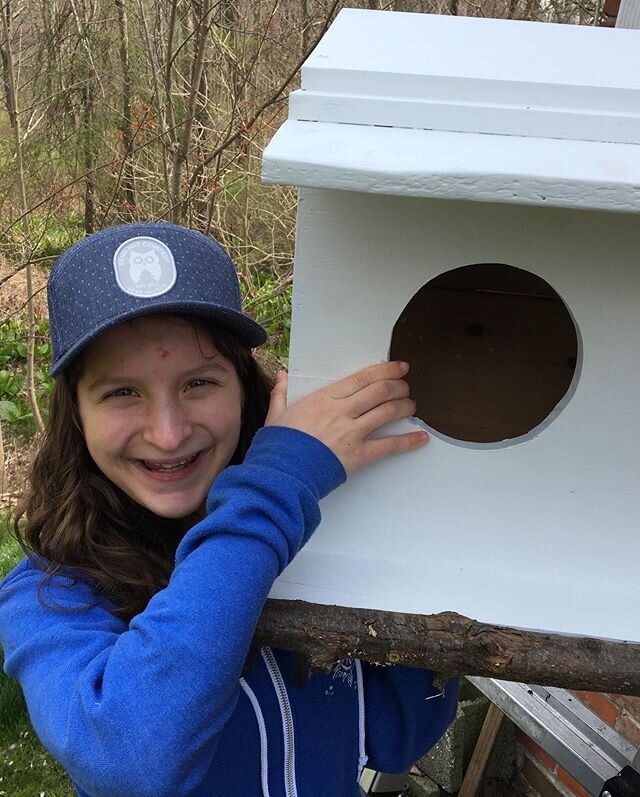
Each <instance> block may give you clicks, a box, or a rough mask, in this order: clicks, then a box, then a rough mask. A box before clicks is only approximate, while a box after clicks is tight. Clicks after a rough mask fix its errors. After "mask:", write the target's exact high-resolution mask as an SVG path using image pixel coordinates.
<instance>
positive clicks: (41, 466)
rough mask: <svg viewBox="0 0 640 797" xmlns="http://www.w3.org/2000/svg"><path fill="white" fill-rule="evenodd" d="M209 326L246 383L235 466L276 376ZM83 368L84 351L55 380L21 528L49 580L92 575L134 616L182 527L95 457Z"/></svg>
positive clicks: (162, 577) (161, 577)
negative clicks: (129, 490) (81, 399)
mask: <svg viewBox="0 0 640 797" xmlns="http://www.w3.org/2000/svg"><path fill="white" fill-rule="evenodd" d="M206 328H207V330H208V332H209V334H210V335H211V338H212V340H213V342H214V343H215V345H216V348H217V349H218V351H219V352H220V353H221V354H222V355H224V356H225V357H226V358H227V359H228V360H229V361H230V362H231V363H232V364H233V366H234V367H235V369H236V372H237V374H238V377H239V379H240V383H241V385H242V392H243V407H242V426H241V431H240V439H239V442H238V446H237V448H236V450H235V452H234V454H233V457H232V459H231V462H230V464H237V463H239V462H241V461H242V459H243V458H244V455H245V453H246V451H247V449H248V448H249V445H250V444H251V440H252V439H253V436H254V434H255V433H256V431H257V430H258V429H259V428H260V427H261V426H262V425H263V423H264V419H265V417H266V414H267V409H268V405H269V393H270V390H271V388H272V380H271V379H270V378H269V377H268V376H267V375H266V374H265V373H264V371H263V370H262V368H261V367H260V365H259V364H258V363H257V362H256V360H255V359H254V357H253V355H252V353H251V352H250V351H247V349H245V348H244V347H243V346H242V345H241V344H240V343H238V342H237V340H236V339H235V338H234V337H233V336H232V335H231V334H230V333H229V332H227V331H226V330H224V329H221V328H218V327H212V326H209V325H206ZM194 329H196V327H195V326H194ZM82 367H83V364H82V355H80V356H79V357H78V358H77V359H76V360H74V361H73V363H71V365H70V366H69V367H68V368H66V369H65V371H64V372H63V373H62V374H61V375H60V376H58V377H57V379H56V381H55V385H54V387H53V391H52V394H51V400H50V411H49V424H48V428H47V430H46V432H45V434H44V437H43V439H42V443H41V445H40V448H39V450H38V452H37V454H36V456H35V458H34V461H33V464H32V466H31V472H30V477H29V481H28V484H27V490H26V493H25V495H24V496H23V498H22V500H21V501H20V503H19V504H18V506H17V507H16V510H15V512H14V517H13V532H14V534H15V536H16V538H17V539H18V541H19V543H20V544H21V546H22V548H23V550H24V551H25V553H26V554H27V556H28V557H29V558H30V559H31V561H32V562H34V564H36V566H38V567H39V568H40V569H41V570H43V571H44V574H45V577H44V581H43V583H44V582H45V581H46V579H47V578H51V577H53V576H54V575H56V574H58V573H64V575H65V576H67V575H71V576H72V577H73V574H74V571H75V572H79V573H82V574H85V575H86V576H88V577H89V580H90V581H91V583H92V584H93V585H94V588H95V591H96V595H104V596H105V597H107V598H108V599H109V601H110V603H111V611H112V613H113V614H114V615H116V616H118V617H121V618H122V619H124V620H127V621H128V620H130V619H131V618H132V617H134V616H135V615H136V614H138V613H139V612H141V611H142V610H143V609H144V608H145V607H146V605H147V603H148V602H149V599H150V598H151V597H152V596H153V595H154V594H155V593H156V592H158V591H159V590H160V589H162V588H163V587H164V586H166V585H167V583H168V581H169V577H170V575H171V572H172V570H173V566H174V557H175V552H176V548H177V546H178V543H179V542H180V539H181V538H182V536H183V534H184V525H183V524H181V523H180V522H179V521H175V520H169V519H166V518H162V517H159V516H157V515H155V514H153V513H152V512H150V511H149V510H148V509H145V508H144V507H143V506H141V505H140V504H138V503H136V502H135V501H133V500H132V499H131V498H129V496H127V495H126V494H125V493H124V492H123V491H122V490H120V488H118V487H116V485H114V484H113V483H112V482H111V481H110V480H109V479H108V478H107V477H106V476H105V475H104V474H103V473H102V471H100V469H99V468H98V467H97V466H96V464H95V463H94V461H93V459H92V458H91V456H90V454H89V452H88V450H87V446H86V444H85V440H84V435H83V433H82V426H81V423H80V416H79V412H78V401H77V385H78V381H79V379H80V377H81V376H82ZM195 519H196V518H194V520H195Z"/></svg>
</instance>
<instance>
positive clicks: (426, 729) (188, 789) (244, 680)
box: [0, 224, 456, 797]
mask: <svg viewBox="0 0 640 797" xmlns="http://www.w3.org/2000/svg"><path fill="white" fill-rule="evenodd" d="M49 314H50V326H51V336H52V346H53V364H52V368H51V373H52V374H53V375H54V376H55V377H56V381H55V386H54V390H53V394H52V403H51V409H50V425H49V428H48V430H47V433H46V435H45V436H44V439H43V441H42V445H41V448H40V450H39V452H38V454H37V456H36V458H35V461H34V465H33V470H32V475H31V480H30V485H29V487H28V490H27V494H26V496H25V499H24V501H23V503H22V505H21V506H20V507H19V509H18V512H17V517H16V525H15V529H16V534H17V535H18V538H19V539H20V540H21V542H22V544H23V547H24V549H25V552H26V553H27V558H26V559H25V560H23V562H22V563H21V564H20V565H18V567H17V568H16V569H15V570H14V571H13V572H12V573H11V574H10V575H9V576H8V577H7V579H6V580H5V582H3V584H2V585H1V586H0V643H1V644H2V646H3V648H4V651H5V669H6V672H7V673H8V674H9V675H11V676H13V677H15V678H17V679H18V680H19V681H20V684H21V686H22V688H23V691H24V693H25V697H26V700H27V704H28V707H29V713H30V716H31V719H32V722H33V725H34V727H35V729H36V731H37V733H38V735H39V736H40V738H41V740H42V741H43V743H44V744H45V745H46V746H47V747H48V748H49V750H50V751H51V752H52V753H53V755H54V756H55V757H56V758H57V759H58V760H59V761H60V762H61V763H62V765H63V766H64V767H65V768H66V770H67V771H68V773H69V775H70V776H71V778H72V780H73V782H74V785H75V787H76V790H77V792H78V794H79V795H80V796H81V797H217V796H220V797H236V796H237V797H260V796H262V797H269V795H271V797H356V795H358V785H357V784H358V779H359V776H360V774H361V771H362V767H363V766H364V764H365V762H366V760H367V757H368V758H369V763H370V766H373V767H375V768H378V769H382V770H385V771H402V770H403V769H405V768H406V767H407V766H408V765H409V764H410V763H412V761H414V760H415V759H416V758H418V757H419V756H420V755H422V754H423V753H424V752H425V751H426V750H427V749H428V748H429V747H430V746H431V745H432V744H433V743H434V742H435V741H436V740H437V739H438V738H439V736H440V735H441V733H442V732H443V731H444V729H445V728H446V727H447V725H448V723H449V722H450V720H451V719H452V716H453V713H454V712H455V701H456V694H455V684H450V685H449V686H448V687H447V688H446V689H445V691H444V693H443V694H442V695H439V693H438V691H437V690H436V689H434V687H433V685H432V673H429V672H425V671H419V670H409V669H406V668H400V667H395V668H379V667H377V668H376V667H372V666H370V665H367V664H366V663H364V662H363V663H361V662H359V661H353V660H345V661H344V662H341V663H338V664H337V666H336V670H335V672H334V673H333V674H331V675H320V674H315V675H312V676H311V677H308V678H307V679H306V680H303V681H302V682H301V681H300V679H299V678H297V677H296V675H297V673H298V671H299V667H298V666H297V664H298V662H297V657H296V656H295V654H292V653H287V652H284V651H278V650H272V649H270V648H263V649H261V650H260V651H255V652H254V655H251V653H252V652H251V639H252V636H253V632H254V629H255V626H256V623H257V621H258V618H259V616H260V612H261V610H262V607H263V605H264V602H265V600H266V598H267V596H268V593H269V590H270V588H271V585H272V584H273V581H274V580H275V578H276V577H277V576H278V575H279V574H280V573H281V572H282V570H283V569H284V567H286V565H287V564H288V563H289V562H290V561H291V560H292V558H293V557H294V556H295V555H296V553H297V552H298V551H299V550H300V548H301V547H302V546H303V545H304V543H305V542H306V541H307V540H308V539H309V537H310V535H311V534H312V533H313V531H314V530H315V528H316V527H317V525H318V523H319V521H320V514H319V509H318V504H319V502H320V500H321V499H322V498H323V497H324V496H326V495H327V494H328V493H330V492H331V491H332V490H334V489H336V488H337V487H338V486H339V485H340V484H342V482H343V481H344V480H345V478H346V477H347V475H349V474H351V473H353V472H354V471H356V470H357V469H359V468H361V467H364V466H366V465H367V464H368V463H370V462H373V461H374V460H376V459H378V458H380V457H383V456H387V455H390V454H401V453H403V452H407V451H410V450H413V449H416V448H418V447H420V446H422V445H424V443H425V442H426V441H427V436H426V434H425V433H424V432H413V433H410V434H406V435H397V436H387V437H383V438H376V437H373V438H372V437H371V435H372V433H373V432H375V431H376V430H378V429H379V428H380V427H382V426H384V425H385V424H387V423H389V422H390V421H392V420H396V419H399V418H405V417H408V416H410V415H412V413H413V410H414V404H413V402H412V401H411V399H410V398H409V396H408V387H407V384H406V382H405V381H404V380H403V377H404V375H405V374H406V372H407V366H406V365H405V364H404V363H398V362H389V363H382V364H378V365H374V366H371V367H369V368H366V369H364V370H362V371H360V372H358V373H357V374H354V375H353V376H350V377H347V378H346V379H343V380H340V381H339V382H336V383H335V384H333V385H331V386H329V387H327V388H323V389H321V390H318V391H316V392H315V393H312V394H311V395H309V396H307V397H306V398H303V399H302V400H300V401H298V402H297V403H296V404H294V405H292V406H291V407H287V405H286V400H285V395H286V376H285V375H284V374H280V375H279V378H278V380H277V382H276V385H275V387H273V389H272V390H271V387H272V386H271V384H270V383H269V380H268V379H267V377H266V376H265V375H264V374H263V372H262V371H261V369H260V368H259V366H258V365H257V363H256V361H255V359H254V358H253V355H252V349H253V347H255V346H257V345H259V344H261V343H263V342H264V340H265V339H266V334H265V332H264V330H263V329H262V328H261V327H260V326H258V325H257V324H256V323H255V322H254V321H252V320H251V319H250V318H248V317H247V316H246V315H244V314H243V313H242V310H241V307H240V294H239V289H238V282H237V277H236V275H235V270H234V268H233V264H232V263H231V261H230V259H229V257H228V255H227V254H226V252H225V251H224V250H223V249H222V248H221V247H220V246H219V245H218V244H217V243H216V242H215V241H213V240H211V239H210V238H207V237H205V236H203V235H200V234H199V233H196V232H194V231H191V230H187V229H184V228H181V227H177V226H174V225H169V224H132V225H124V226H121V227H116V228H112V229H110V230H106V231H103V232H99V233H96V234H95V235H93V236H90V237H89V238H87V239H85V240H84V241H82V242H81V243H79V244H77V245H75V246H74V247H72V248H71V249H70V250H68V251H67V252H66V253H64V254H63V255H62V256H61V257H60V258H59V259H58V261H57V263H56V265H55V266H54V269H53V271H52V274H51V277H50V281H49ZM270 391H271V392H270ZM261 427H263V428H261ZM18 521H20V523H18ZM432 697H434V698H435V699H430V698H432Z"/></svg>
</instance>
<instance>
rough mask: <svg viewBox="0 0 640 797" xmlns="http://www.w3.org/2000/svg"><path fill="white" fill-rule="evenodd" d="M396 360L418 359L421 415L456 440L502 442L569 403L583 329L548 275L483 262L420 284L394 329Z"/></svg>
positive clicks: (415, 382)
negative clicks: (568, 394)
mask: <svg viewBox="0 0 640 797" xmlns="http://www.w3.org/2000/svg"><path fill="white" fill-rule="evenodd" d="M390 359H393V360H406V361H407V362H408V363H409V364H410V366H411V368H410V371H409V375H408V377H407V381H408V382H409V385H410V387H411V396H412V398H413V399H414V400H415V401H416V404H417V408H416V416H417V417H418V418H420V419H421V420H423V421H424V422H425V423H426V424H427V425H428V426H430V427H431V428H432V429H435V430H437V431H438V432H441V433H442V434H443V435H447V436H448V437H451V438H454V439H456V440H462V441H468V442H474V443H495V442H498V441H507V440H513V439H514V438H519V437H522V436H523V435H526V434H527V433H528V432H530V431H531V430H532V429H535V428H536V427H537V426H539V425H540V424H541V423H542V422H543V421H545V419H549V421H550V420H551V418H549V416H550V415H552V413H553V411H554V409H556V408H557V411H559V410H560V409H561V407H562V406H564V405H563V404H561V405H560V406H558V405H559V404H560V403H561V402H562V399H563V398H564V397H565V396H566V394H567V391H568V390H569V387H570V385H571V383H572V381H573V377H574V374H575V371H576V364H577V362H578V333H577V331H576V327H575V324H574V322H573V319H572V317H571V314H570V313H569V310H568V309H567V306H566V305H565V303H564V302H563V301H562V299H561V298H560V296H558V294H557V293H556V292H555V291H554V289H553V288H552V287H551V286H550V285H549V283H547V282H546V281H545V280H543V279H542V278H540V277H538V276H536V275H535V274H531V273H530V272H529V271H525V270H523V269H519V268H515V267H514V266H507V265H503V264H500V263H480V264H476V265H470V266H462V267H461V268H455V269H452V270H451V271H446V272H445V273H444V274H440V275H439V276H437V277H436V278H435V279H432V280H430V281H429V282H428V283H427V284H426V285H423V287H422V288H420V290H419V291H418V292H417V293H416V294H415V295H414V296H413V298H412V299H411V301H410V302H409V303H408V304H407V306H406V307H405V308H404V310H403V311H402V313H401V315H400V317H399V318H398V320H397V322H396V324H395V326H394V328H393V334H392V338H391V348H390ZM552 417H555V414H553V415H552Z"/></svg>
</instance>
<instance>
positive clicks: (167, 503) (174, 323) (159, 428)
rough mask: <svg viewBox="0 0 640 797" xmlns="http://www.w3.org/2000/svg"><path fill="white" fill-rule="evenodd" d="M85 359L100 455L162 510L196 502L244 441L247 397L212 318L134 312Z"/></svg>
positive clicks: (184, 508)
mask: <svg viewBox="0 0 640 797" xmlns="http://www.w3.org/2000/svg"><path fill="white" fill-rule="evenodd" d="M83 360H84V363H85V367H84V371H83V373H82V376H81V378H80V381H79V382H78V388H77V390H78V406H79V411H80V419H81V422H82V429H83V432H84V437H85V441H86V444H87V448H88V450H89V453H90V454H91V456H92V458H93V460H94V462H95V463H96V465H97V466H98V467H99V468H100V470H101V471H102V473H103V474H104V475H105V476H106V477H107V478H108V479H110V480H111V481H112V482H113V483H114V484H116V485H117V486H118V487H120V489H121V490H123V491H124V492H125V493H126V494H127V495H128V496H129V497H130V498H132V499H133V500H134V501H137V502H138V503H139V504H141V505H142V506H144V507H146V508H147V509H149V510H151V511H152V512H154V513H155V514H156V515H159V516H161V517H165V518H175V519H178V518H186V517H188V516H189V515H191V514H193V513H194V512H197V511H198V510H199V509H200V508H201V507H202V504H203V502H204V500H205V498H206V495H207V492H208V490H209V487H210V486H211V483H212V481H213V480H214V478H215V477H216V476H217V475H218V474H219V473H220V471H222V470H223V468H225V467H226V465H227V464H228V463H229V460H230V459H231V457H232V456H233V453H234V451H235V449H236V446H237V444H238V438H239V436H240V426H241V417H242V400H243V396H242V386H241V384H240V379H239V378H238V374H237V373H236V370H235V368H234V367H233V365H232V364H231V363H230V362H229V360H227V359H226V358H225V357H223V356H222V355H221V354H220V353H219V352H218V350H217V349H216V346H215V344H214V342H213V340H212V339H211V336H210V334H209V333H208V332H207V330H206V327H205V325H204V324H203V323H202V322H200V321H198V320H197V319H194V320H189V321H187V320H184V319H181V318H177V317H173V316H166V315H157V316H154V315H151V316H145V317H142V318H137V319H133V320H131V321H126V322H124V323H123V324H121V325H120V326H117V327H115V328H114V329H111V330H109V331H107V332H105V333H104V334H103V335H101V336H100V337H99V338H97V339H96V340H95V341H94V342H93V343H92V344H91V345H90V346H89V348H88V349H87V351H86V352H85V354H84V355H83Z"/></svg>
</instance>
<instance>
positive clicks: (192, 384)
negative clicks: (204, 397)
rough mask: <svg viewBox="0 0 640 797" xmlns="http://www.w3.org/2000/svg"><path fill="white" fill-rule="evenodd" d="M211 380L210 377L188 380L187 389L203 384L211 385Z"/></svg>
mask: <svg viewBox="0 0 640 797" xmlns="http://www.w3.org/2000/svg"><path fill="white" fill-rule="evenodd" d="M212 384H213V382H212V381H211V380H210V379H192V380H191V381H190V382H188V383H187V389H189V388H192V387H203V385H212Z"/></svg>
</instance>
